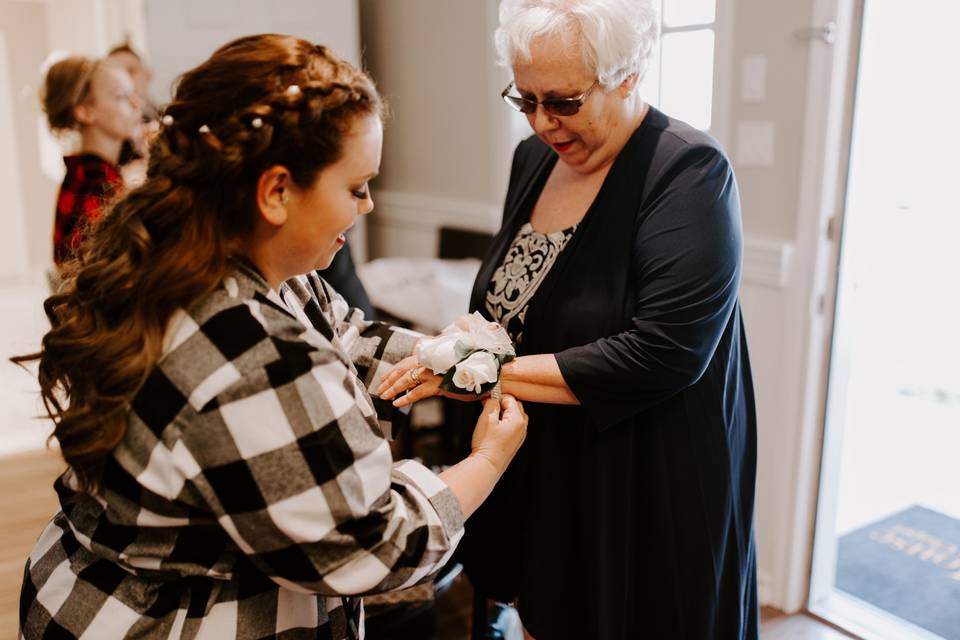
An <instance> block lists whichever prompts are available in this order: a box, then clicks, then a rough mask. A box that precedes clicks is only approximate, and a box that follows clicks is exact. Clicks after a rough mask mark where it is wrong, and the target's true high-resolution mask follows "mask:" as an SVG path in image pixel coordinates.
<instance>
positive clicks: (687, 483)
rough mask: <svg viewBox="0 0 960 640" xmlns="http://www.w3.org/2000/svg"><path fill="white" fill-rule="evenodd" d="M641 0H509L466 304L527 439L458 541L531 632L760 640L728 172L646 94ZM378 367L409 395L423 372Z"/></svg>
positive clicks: (749, 421) (749, 422)
mask: <svg viewBox="0 0 960 640" xmlns="http://www.w3.org/2000/svg"><path fill="white" fill-rule="evenodd" d="M651 5H652V2H651V1H650V0H502V2H501V3H500V26H499V28H498V30H497V32H496V43H497V49H498V50H499V53H500V56H501V60H502V62H503V63H504V64H506V65H508V66H509V67H510V68H511V70H512V72H513V82H511V83H510V84H509V86H507V87H506V88H505V90H504V91H503V93H502V97H503V98H504V100H505V101H506V102H507V104H508V105H509V106H510V107H512V108H514V109H516V110H518V111H520V112H521V113H523V114H524V115H526V118H527V122H528V123H529V124H530V128H531V130H532V131H533V134H534V135H532V136H531V137H530V138H528V139H527V140H525V141H523V142H521V143H520V145H519V146H518V147H517V150H516V153H515V154H514V158H513V167H512V170H511V174H510V182H509V187H508V192H507V199H506V203H505V207H504V216H503V226H502V228H501V230H500V232H499V233H498V234H497V236H496V238H495V239H494V241H493V245H492V248H491V249H490V251H489V253H488V254H487V256H486V258H485V260H484V261H483V264H482V266H481V268H480V271H479V275H478V276H477V280H476V283H475V285H474V289H473V297H472V302H471V308H472V309H474V310H479V311H481V312H482V313H484V314H485V315H486V316H487V317H489V318H490V319H492V320H495V321H497V322H499V323H501V324H502V325H503V326H504V327H505V328H506V329H507V330H508V332H509V333H510V334H511V336H512V337H513V338H514V340H515V341H516V343H517V352H518V354H519V357H518V358H517V359H516V360H514V361H513V362H510V363H508V364H506V365H505V366H504V368H503V375H502V380H503V390H504V392H505V393H513V394H515V395H516V396H517V397H518V398H520V399H522V400H528V401H531V402H528V404H527V407H528V410H529V414H530V432H529V436H528V438H527V441H526V443H525V444H524V446H523V449H522V450H521V452H520V454H519V455H518V456H517V458H516V460H515V461H514V463H513V465H511V467H510V469H509V471H508V472H507V475H506V476H505V477H504V479H503V481H502V482H501V483H500V484H499V485H498V486H497V489H496V490H495V491H494V494H493V496H492V497H491V499H490V500H489V501H488V502H487V503H485V504H484V506H483V507H482V508H481V510H480V511H479V512H478V513H477V516H476V517H475V519H474V520H473V521H472V522H471V523H470V527H469V528H468V531H467V534H466V536H465V538H464V543H463V545H462V546H461V551H462V552H463V560H464V563H465V566H466V569H467V573H468V576H469V578H470V580H471V582H472V584H473V585H474V586H475V587H476V588H477V589H479V591H480V592H481V593H483V594H485V595H487V596H489V597H492V598H495V599H498V600H501V601H505V602H516V604H517V607H518V611H519V613H520V617H521V619H522V621H523V624H524V626H525V627H526V629H527V632H528V633H529V634H530V635H531V636H532V637H534V638H537V640H554V639H557V638H564V639H565V638H570V639H571V640H572V639H578V640H579V639H583V638H592V639H598V640H608V639H627V638H657V639H661V638H662V639H670V640H708V639H711V640H712V639H717V640H720V639H723V640H755V639H756V638H757V637H758V633H759V631H758V627H759V620H758V609H757V571H756V551H755V542H754V496H755V478H756V455H757V449H756V447H757V434H756V413H755V408H754V395H753V382H752V378H751V373H750V361H749V357H748V354H747V343H746V337H745V333H744V327H743V320H742V317H741V309H740V301H739V285H740V269H741V257H742V229H741V221H740V203H739V196H738V191H737V183H736V179H735V177H734V173H733V169H732V167H731V165H730V162H729V160H728V159H727V156H726V154H725V153H724V151H723V149H721V147H720V145H719V144H718V143H717V141H716V140H714V139H713V138H712V137H710V136H709V135H707V134H706V133H704V132H702V131H698V130H696V129H694V128H692V127H690V126H689V125H687V124H685V123H683V122H680V121H678V120H676V119H674V118H671V117H670V116H668V115H667V114H665V113H662V112H660V111H658V110H657V109H655V108H653V107H652V106H651V105H649V104H648V103H646V102H645V101H644V96H643V95H642V93H641V91H640V82H641V80H642V78H643V75H644V72H645V70H646V68H647V66H648V64H649V62H650V59H651V55H652V54H653V52H654V46H655V43H656V38H657V29H658V25H659V21H658V19H657V16H656V14H655V11H654V10H653V9H652V7H651ZM417 366H418V365H417V363H416V362H415V360H413V361H411V360H407V361H404V362H403V363H401V365H399V366H398V367H397V370H396V372H395V373H391V374H390V376H389V379H388V380H385V385H386V386H388V387H389V386H390V385H391V384H393V385H394V387H393V390H392V391H390V390H385V392H384V397H390V396H391V395H393V394H394V393H399V392H400V391H404V390H410V391H409V393H408V395H407V396H406V397H404V398H401V399H400V400H398V404H406V403H409V402H411V401H413V400H416V399H417V398H419V397H423V396H427V395H432V394H434V393H436V390H437V386H436V384H437V383H436V380H435V379H433V378H431V377H430V376H426V375H423V374H422V373H418V371H419V370H416V371H414V373H413V377H417V378H419V379H420V380H421V381H422V382H423V384H422V385H419V386H420V387H422V389H418V388H417V386H416V385H413V384H412V382H411V380H410V378H411V376H410V374H409V373H408V372H409V371H411V368H412V367H417Z"/></svg>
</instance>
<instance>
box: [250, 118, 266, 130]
mask: <svg viewBox="0 0 960 640" xmlns="http://www.w3.org/2000/svg"><path fill="white" fill-rule="evenodd" d="M250 126H251V127H253V128H254V129H259V128H260V127H262V126H263V120H262V119H260V118H254V119H253V120H251V121H250Z"/></svg>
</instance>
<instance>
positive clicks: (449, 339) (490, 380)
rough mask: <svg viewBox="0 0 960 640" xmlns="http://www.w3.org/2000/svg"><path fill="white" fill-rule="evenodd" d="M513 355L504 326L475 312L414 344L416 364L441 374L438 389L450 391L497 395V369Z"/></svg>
mask: <svg viewBox="0 0 960 640" xmlns="http://www.w3.org/2000/svg"><path fill="white" fill-rule="evenodd" d="M516 355H517V353H516V350H515V349H514V348H513V342H511V340H510V336H508V335H507V332H506V331H505V330H504V328H503V327H501V326H500V325H499V324H497V323H496V322H490V321H488V320H487V319H486V318H484V317H483V316H482V315H480V314H479V313H478V312H476V311H474V312H473V313H472V314H471V315H469V316H461V317H460V318H459V319H457V321H456V322H454V323H453V324H452V325H450V326H449V327H447V328H446V329H444V330H443V331H441V332H440V335H438V336H436V337H434V338H426V339H424V340H421V341H420V344H419V345H417V358H418V359H419V361H420V364H421V365H422V366H424V367H426V368H428V369H430V370H431V371H432V372H433V373H435V374H437V375H442V376H443V379H442V380H441V382H440V388H441V389H444V390H446V391H450V392H452V393H472V394H475V395H481V394H483V393H486V392H487V391H491V392H495V393H496V394H497V396H498V397H499V390H500V384H499V383H500V371H501V369H502V368H503V365H504V364H506V363H508V362H510V361H511V360H513V359H514V358H515V357H516Z"/></svg>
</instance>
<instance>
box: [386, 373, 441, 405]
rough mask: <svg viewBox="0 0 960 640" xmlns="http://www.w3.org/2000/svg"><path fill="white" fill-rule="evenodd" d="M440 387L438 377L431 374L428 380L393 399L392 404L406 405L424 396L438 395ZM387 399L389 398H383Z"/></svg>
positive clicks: (422, 398) (424, 397)
mask: <svg viewBox="0 0 960 640" xmlns="http://www.w3.org/2000/svg"><path fill="white" fill-rule="evenodd" d="M439 389H440V377H439V376H431V379H430V380H425V381H423V383H422V384H419V385H416V386H414V387H413V388H412V389H411V390H410V391H408V392H407V393H406V394H405V395H402V396H400V397H399V398H397V399H396V400H394V401H393V406H395V407H406V406H408V405H411V404H413V403H414V402H419V401H421V400H424V399H426V398H432V397H433V396H435V395H438V393H439ZM385 399H386V400H389V398H385Z"/></svg>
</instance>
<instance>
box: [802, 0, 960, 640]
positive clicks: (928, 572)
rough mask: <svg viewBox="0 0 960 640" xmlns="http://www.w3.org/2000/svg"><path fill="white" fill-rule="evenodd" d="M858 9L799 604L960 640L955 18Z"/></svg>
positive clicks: (875, 0) (933, 11)
mask: <svg viewBox="0 0 960 640" xmlns="http://www.w3.org/2000/svg"><path fill="white" fill-rule="evenodd" d="M858 8H859V9H860V11H859V12H857V13H858V14H859V15H857V17H859V20H858V23H859V24H860V25H861V29H860V30H859V35H860V49H859V57H858V59H856V60H855V63H856V64H855V66H854V67H853V70H854V71H855V77H856V92H855V102H854V104H853V108H852V109H851V110H849V111H848V112H847V113H848V114H849V118H848V119H847V121H846V122H845V123H844V128H845V129H846V131H848V132H849V133H850V136H849V142H850V147H849V167H848V171H847V172H846V190H845V191H846V195H845V199H844V200H843V205H844V206H843V212H842V215H841V216H839V217H838V220H841V219H842V221H843V224H842V228H843V232H842V236H841V239H840V240H841V241H840V252H839V261H838V269H837V288H836V291H837V296H836V305H835V316H834V331H833V340H832V348H831V362H830V368H829V371H830V373H829V383H828V391H827V405H826V412H825V416H826V418H825V433H824V449H823V458H822V465H821V479H820V494H819V500H818V512H817V530H816V538H815V546H814V557H813V567H812V569H813V573H812V580H811V589H810V600H809V606H810V608H811V610H812V611H814V612H815V613H818V614H820V615H822V616H824V617H827V618H829V619H830V620H832V621H834V622H836V623H838V624H840V625H841V626H843V627H845V628H847V629H849V630H851V631H854V632H855V633H857V634H859V635H862V636H863V637H866V638H891V639H892V638H896V639H897V640H908V639H910V638H947V639H949V640H956V639H960V471H958V467H957V462H956V459H957V458H956V454H957V452H958V451H960V332H958V330H957V327H958V326H960V295H958V294H960V283H958V277H960V251H958V243H960V205H958V203H957V198H956V195H955V186H954V185H955V183H956V181H957V179H958V176H960V156H958V155H957V152H956V150H957V149H958V148H960V124H958V121H957V115H956V114H957V113H960V88H958V84H957V82H956V81H955V80H954V78H955V77H956V71H955V70H954V69H952V68H951V67H952V66H953V63H954V61H956V60H960V39H958V38H957V37H956V34H955V33H954V32H953V25H955V24H957V21H958V20H960V7H958V5H957V4H956V3H951V2H942V1H941V0H915V1H914V2H910V3H905V2H889V1H884V0H865V1H864V2H863V3H862V5H859V7H858ZM844 138H846V136H841V139H844Z"/></svg>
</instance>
